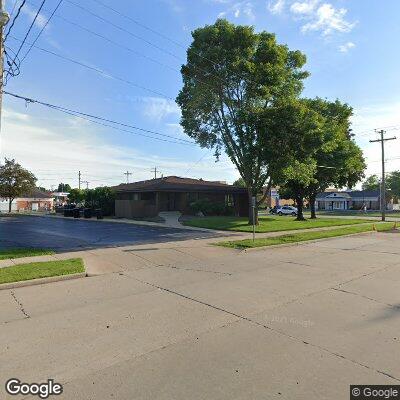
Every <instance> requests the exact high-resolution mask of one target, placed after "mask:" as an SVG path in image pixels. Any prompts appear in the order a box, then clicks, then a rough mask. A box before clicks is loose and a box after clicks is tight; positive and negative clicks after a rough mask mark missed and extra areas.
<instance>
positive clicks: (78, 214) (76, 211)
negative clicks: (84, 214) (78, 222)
mask: <svg viewBox="0 0 400 400" xmlns="http://www.w3.org/2000/svg"><path fill="white" fill-rule="evenodd" d="M73 214H74V218H80V217H81V210H80V209H79V208H74V209H73Z"/></svg>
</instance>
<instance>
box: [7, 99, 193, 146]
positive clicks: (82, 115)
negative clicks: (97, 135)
mask: <svg viewBox="0 0 400 400" xmlns="http://www.w3.org/2000/svg"><path fill="white" fill-rule="evenodd" d="M3 93H4V94H6V95H8V96H12V97H15V98H17V99H20V100H24V101H25V102H26V103H27V104H29V103H36V104H40V105H42V106H45V107H48V108H51V109H54V110H57V111H60V112H63V113H66V114H69V115H73V116H75V117H78V118H82V119H85V120H87V121H90V122H93V123H96V124H100V125H104V126H108V127H110V128H113V129H117V130H121V131H126V132H130V133H133V134H137V135H140V136H145V137H148V138H151V139H156V140H161V141H168V142H171V141H170V140H166V139H162V138H158V137H154V136H148V135H144V134H141V133H137V132H132V131H128V130H124V129H121V128H117V127H115V126H112V125H108V124H104V123H103V122H100V121H104V122H109V123H111V124H115V125H120V126H124V127H128V128H131V129H135V130H138V131H141V132H146V133H151V134H153V135H158V136H162V137H167V138H171V139H173V140H174V142H172V143H178V144H185V145H190V146H194V145H195V143H193V142H191V141H189V140H186V139H179V138H175V137H173V136H171V135H167V134H164V133H160V132H157V131H152V130H149V129H144V128H140V127H137V126H135V125H129V124H125V123H122V122H118V121H114V120H111V119H108V118H104V117H99V116H96V115H92V114H87V113H83V112H80V111H76V110H72V109H69V108H65V107H61V106H57V105H54V104H50V103H45V102H43V101H40V100H36V99H31V98H29V97H25V96H21V95H18V94H15V93H10V92H7V91H3ZM95 120H98V121H95Z"/></svg>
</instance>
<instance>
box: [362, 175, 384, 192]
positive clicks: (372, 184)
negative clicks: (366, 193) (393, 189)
mask: <svg viewBox="0 0 400 400" xmlns="http://www.w3.org/2000/svg"><path fill="white" fill-rule="evenodd" d="M379 188H380V181H379V177H378V175H370V176H368V177H367V179H365V181H364V182H363V183H362V189H363V190H379Z"/></svg>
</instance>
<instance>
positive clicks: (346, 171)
mask: <svg viewBox="0 0 400 400" xmlns="http://www.w3.org/2000/svg"><path fill="white" fill-rule="evenodd" d="M301 102H302V103H303V105H304V107H306V108H307V109H308V110H309V113H310V114H309V115H310V116H308V117H307V119H308V121H310V120H311V118H314V119H315V121H318V122H319V124H318V125H315V124H314V125H312V124H299V123H298V122H299V121H301V116H300V115H299V114H298V113H297V114H294V113H293V116H292V117H293V118H294V121H295V122H296V121H297V123H295V124H293V123H290V124H289V125H288V122H290V120H288V122H286V123H285V127H287V128H286V129H300V131H299V132H302V133H301V134H300V133H299V138H300V140H299V141H298V149H297V150H296V151H295V153H294V154H295V156H294V157H295V160H294V162H292V166H291V167H290V168H289V169H288V173H286V174H285V175H283V178H284V179H285V182H284V184H283V187H282V193H283V196H284V197H285V198H288V197H289V198H293V199H295V201H296V204H297V207H298V217H297V218H298V219H299V220H301V219H304V217H303V213H302V210H303V203H304V199H305V198H306V199H308V202H309V204H310V208H311V218H316V212H315V199H316V196H317V194H318V193H320V192H323V191H325V190H326V189H327V188H328V187H330V186H335V187H342V186H348V187H352V186H353V185H355V184H356V183H357V182H358V181H359V180H360V179H361V178H362V177H363V176H364V175H363V172H364V169H365V161H364V158H363V155H362V151H361V149H360V148H359V147H358V146H357V145H356V144H355V142H354V141H353V139H352V135H351V131H350V117H351V115H352V109H351V107H349V106H348V105H347V104H343V103H341V102H339V101H338V100H337V101H334V102H330V101H327V100H323V99H320V98H316V99H303V100H301ZM293 166H294V168H293Z"/></svg>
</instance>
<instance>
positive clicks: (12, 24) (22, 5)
mask: <svg viewBox="0 0 400 400" xmlns="http://www.w3.org/2000/svg"><path fill="white" fill-rule="evenodd" d="M17 3H18V0H15V4H14V8H15V6H16V4H17ZM25 3H26V0H23V1H22V3H21V4H20V6H19V7H18V11H17V14H16V15H15V17H14V19H13V20H12V22H11V25H10V26H9V28H8V30H7V33H6V35H5V37H4V42H5V41H6V39H7V37H8V35H9V34H10V32H11V29H12V28H13V27H14V25H15V22H16V21H17V19H18V17H19V15H20V13H21V10H22V8H23V7H24V5H25ZM14 8H13V11H14Z"/></svg>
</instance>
